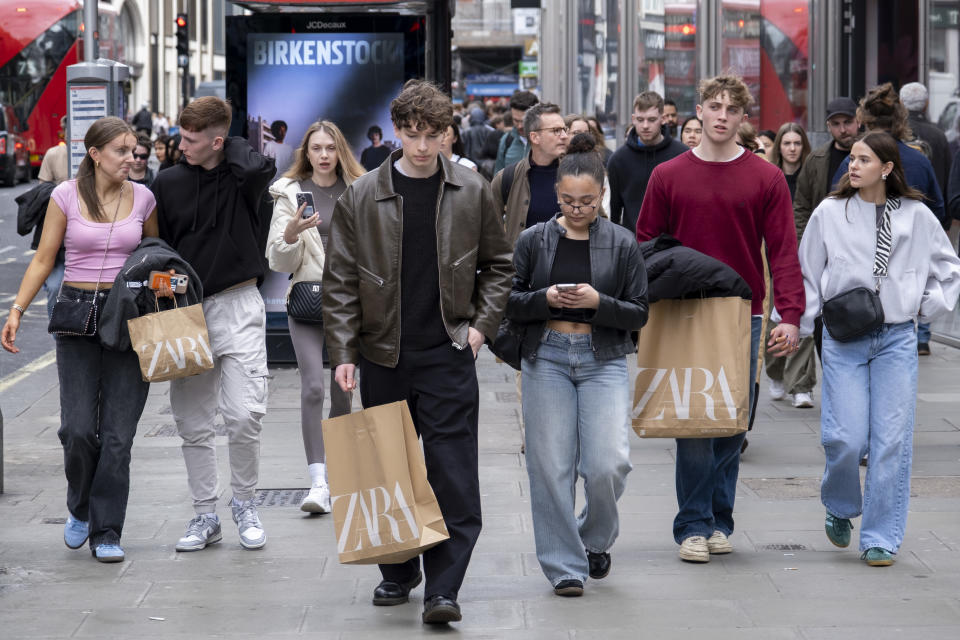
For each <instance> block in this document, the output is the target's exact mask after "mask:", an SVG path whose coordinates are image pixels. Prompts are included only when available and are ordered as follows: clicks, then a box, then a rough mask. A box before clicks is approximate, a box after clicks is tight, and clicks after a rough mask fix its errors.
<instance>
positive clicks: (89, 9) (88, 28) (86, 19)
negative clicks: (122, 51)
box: [83, 0, 100, 62]
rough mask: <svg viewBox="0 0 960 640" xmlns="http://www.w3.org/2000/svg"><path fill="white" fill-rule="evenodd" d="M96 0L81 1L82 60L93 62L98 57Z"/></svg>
mask: <svg viewBox="0 0 960 640" xmlns="http://www.w3.org/2000/svg"><path fill="white" fill-rule="evenodd" d="M98 20H99V19H98V17H97V0H87V1H86V2H84V3H83V61H84V62H94V61H95V60H96V59H97V58H99V57H100V51H99V50H98V49H99V46H98V45H99V39H100V34H99V32H98V29H99V27H98V24H99V22H98Z"/></svg>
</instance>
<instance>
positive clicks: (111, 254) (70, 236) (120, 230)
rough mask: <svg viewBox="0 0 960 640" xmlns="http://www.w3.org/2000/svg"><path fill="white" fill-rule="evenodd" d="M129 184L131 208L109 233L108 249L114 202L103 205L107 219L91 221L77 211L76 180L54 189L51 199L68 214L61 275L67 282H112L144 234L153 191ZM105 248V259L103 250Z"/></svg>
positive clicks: (154, 203)
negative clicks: (131, 191) (98, 279)
mask: <svg viewBox="0 0 960 640" xmlns="http://www.w3.org/2000/svg"><path fill="white" fill-rule="evenodd" d="M127 185H128V188H129V187H133V210H132V211H130V215H129V216H127V217H126V218H123V219H122V220H117V224H116V225H115V226H114V228H113V235H112V236H110V247H109V249H107V236H108V235H109V233H110V220H112V219H113V212H114V210H115V209H114V207H116V204H115V203H111V205H109V206H107V207H106V209H107V210H106V214H107V220H106V222H91V221H90V220H87V219H85V218H84V217H83V216H82V215H80V202H79V200H78V198H79V195H80V194H79V193H78V192H77V181H76V180H66V181H65V182H62V183H60V184H59V185H57V187H56V188H55V189H54V190H53V193H52V195H51V196H50V197H51V198H53V200H54V202H56V203H57V205H59V207H60V210H61V211H63V214H64V215H65V216H66V217H67V230H66V233H65V234H64V236H63V246H64V248H65V249H66V258H65V262H66V267H65V270H64V274H63V279H64V281H66V282H96V281H97V276H98V275H99V276H100V282H101V283H103V282H108V283H112V282H113V280H114V278H116V277H117V274H118V273H120V269H121V268H122V267H123V263H124V262H125V261H126V259H127V258H129V257H130V254H131V253H133V251H134V249H136V248H137V245H139V244H140V240H141V239H142V238H143V222H144V220H146V219H147V218H149V217H150V214H151V213H152V212H153V210H154V208H155V207H156V200H155V199H154V197H153V192H152V191H150V189H148V188H147V187H145V186H143V185H142V184H137V183H136V182H127ZM104 249H107V257H106V260H104V257H103V252H104ZM101 264H102V265H103V275H100V265H101Z"/></svg>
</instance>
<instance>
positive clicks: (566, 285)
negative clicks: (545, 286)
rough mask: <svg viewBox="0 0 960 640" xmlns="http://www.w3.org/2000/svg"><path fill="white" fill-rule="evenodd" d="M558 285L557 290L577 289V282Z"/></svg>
mask: <svg viewBox="0 0 960 640" xmlns="http://www.w3.org/2000/svg"><path fill="white" fill-rule="evenodd" d="M556 287H557V291H575V290H576V289H577V285H575V284H558V285H556Z"/></svg>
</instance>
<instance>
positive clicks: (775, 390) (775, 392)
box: [770, 380, 787, 400]
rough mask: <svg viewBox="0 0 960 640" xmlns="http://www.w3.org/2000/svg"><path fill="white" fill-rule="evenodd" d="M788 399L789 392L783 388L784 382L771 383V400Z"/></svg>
mask: <svg viewBox="0 0 960 640" xmlns="http://www.w3.org/2000/svg"><path fill="white" fill-rule="evenodd" d="M786 397H787V390H786V389H784V388H783V383H782V382H777V381H776V380H771V381H770V399H771V400H783V399H784V398H786Z"/></svg>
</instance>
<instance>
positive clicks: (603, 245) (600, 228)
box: [507, 133, 647, 596]
mask: <svg viewBox="0 0 960 640" xmlns="http://www.w3.org/2000/svg"><path fill="white" fill-rule="evenodd" d="M604 178H605V170H604V167H603V161H602V159H601V157H600V154H599V153H597V152H596V140H595V139H594V138H593V136H591V135H590V134H589V133H581V134H578V135H576V136H574V138H573V140H572V141H571V142H570V146H569V148H568V150H567V153H566V155H565V156H564V157H563V158H562V159H561V160H560V164H559V167H558V169H557V184H556V192H557V200H558V203H557V208H558V209H559V210H560V212H559V213H558V214H557V215H556V217H554V218H553V219H551V220H549V221H547V222H541V223H538V224H537V225H535V226H533V227H531V228H528V229H526V230H524V231H523V233H521V234H520V237H519V238H518V239H517V245H516V249H515V250H514V268H515V269H516V274H515V276H514V279H513V290H512V291H511V293H510V300H509V302H508V303H507V317H508V318H510V319H511V320H512V321H513V322H515V323H517V324H519V325H522V326H523V327H524V329H525V336H524V338H523V346H522V349H521V355H522V358H523V359H522V364H521V375H522V383H523V384H522V386H523V398H522V402H521V404H522V407H523V420H524V424H525V425H526V462H527V474H528V476H529V479H530V497H531V499H530V503H531V505H532V511H533V530H534V538H535V540H536V547H537V559H538V560H539V561H540V567H541V568H542V569H543V572H544V574H545V575H546V577H547V579H548V580H549V581H550V584H551V585H553V589H554V592H555V593H556V594H557V595H560V596H579V595H582V594H583V583H584V581H585V580H586V579H587V576H588V575H589V576H590V577H591V578H594V579H596V580H599V579H601V578H604V577H606V575H607V574H608V573H609V571H610V554H609V552H608V550H609V549H610V547H611V546H612V545H613V542H614V540H616V538H617V533H618V531H619V516H618V513H617V500H618V499H619V498H620V495H621V494H622V493H623V490H624V487H625V486H626V477H627V474H628V473H629V472H630V469H631V465H630V459H629V454H630V445H629V440H628V431H629V425H628V420H629V416H628V413H629V398H628V392H629V390H628V379H627V362H626V357H625V356H626V355H627V354H628V353H634V352H635V351H636V347H635V346H634V343H633V340H632V339H631V336H630V334H631V332H633V331H637V330H639V329H640V328H641V327H642V326H643V325H644V324H645V323H646V321H647V293H646V292H647V275H646V270H645V269H644V265H643V258H642V257H641V254H640V248H639V245H637V241H636V239H635V238H634V236H633V234H632V233H631V232H630V231H628V230H626V229H624V228H623V227H621V226H620V225H618V224H614V223H612V222H610V221H609V220H607V219H605V218H601V217H599V216H598V213H597V210H598V208H599V205H600V201H601V199H602V198H603V181H604ZM578 475H579V476H580V477H582V478H583V479H584V492H585V502H586V504H585V505H584V508H583V511H582V512H581V513H580V514H579V516H578V515H576V514H575V513H574V503H575V497H576V496H575V494H576V484H577V477H578Z"/></svg>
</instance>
